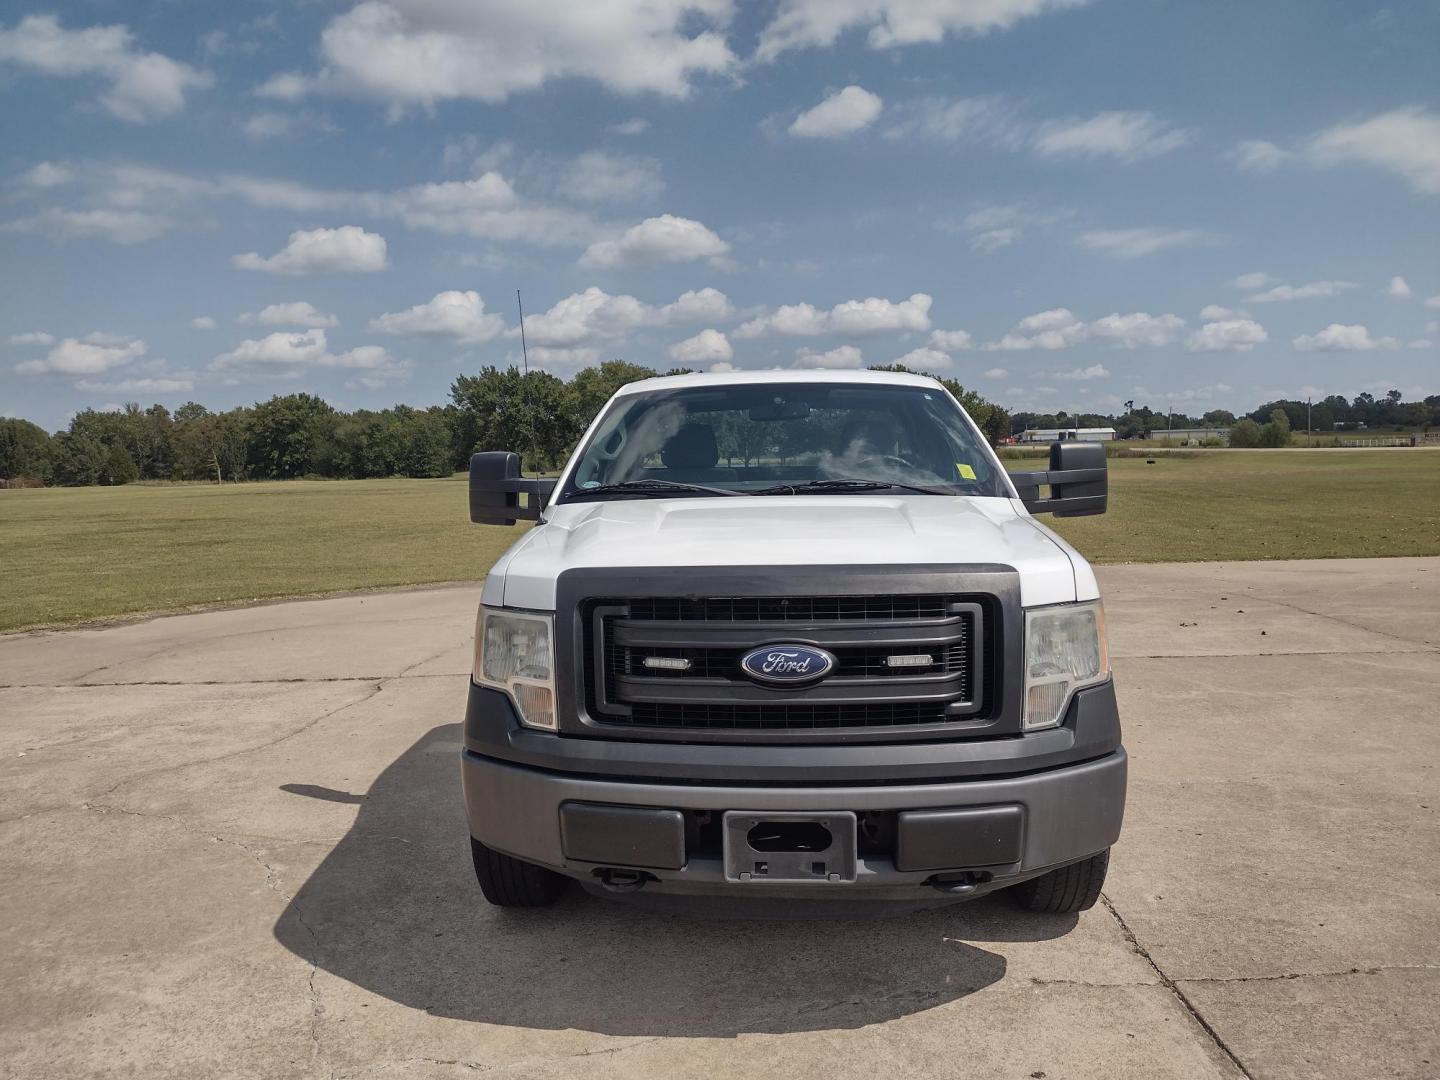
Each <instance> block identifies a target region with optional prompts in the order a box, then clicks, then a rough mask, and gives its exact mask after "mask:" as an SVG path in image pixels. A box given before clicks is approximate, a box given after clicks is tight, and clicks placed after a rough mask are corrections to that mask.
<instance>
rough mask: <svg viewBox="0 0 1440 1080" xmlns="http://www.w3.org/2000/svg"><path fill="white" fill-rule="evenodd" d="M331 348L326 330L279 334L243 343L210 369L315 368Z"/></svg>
mask: <svg viewBox="0 0 1440 1080" xmlns="http://www.w3.org/2000/svg"><path fill="white" fill-rule="evenodd" d="M327 347H328V343H327V342H326V340H325V331H324V330H319V329H316V330H304V331H298V332H294V333H292V332H289V331H285V330H278V331H276V332H275V333H273V334H267V335H265V336H264V337H263V338H257V339H248V340H245V341H242V342H240V344H239V345H236V346H235V348H234V349H232V350H231V351H230V352H228V353H221V354H220V355H219V356H217V357H216V358H215V359H214V360H213V361H212V362H211V364H210V367H211V368H212V369H214V370H217V371H219V370H223V369H226V368H240V367H251V368H253V367H263V366H267V365H279V366H295V365H301V364H312V363H315V362H317V361H318V360H319V359H320V357H321V356H323V355H325V352H326V350H327Z"/></svg>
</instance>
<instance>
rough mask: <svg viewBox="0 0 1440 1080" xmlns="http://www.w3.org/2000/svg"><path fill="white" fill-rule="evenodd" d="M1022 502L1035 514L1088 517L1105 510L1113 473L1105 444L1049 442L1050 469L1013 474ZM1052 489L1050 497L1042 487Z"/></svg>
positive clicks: (1070, 441)
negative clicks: (1110, 470)
mask: <svg viewBox="0 0 1440 1080" xmlns="http://www.w3.org/2000/svg"><path fill="white" fill-rule="evenodd" d="M1010 480H1011V482H1012V483H1014V485H1015V490H1016V491H1017V492H1018V493H1019V495H1020V501H1021V502H1023V503H1024V504H1025V508H1026V509H1027V510H1029V511H1030V512H1031V513H1032V514H1054V515H1055V516H1056V517H1085V516H1087V515H1090V514H1103V513H1105V506H1106V503H1107V502H1108V501H1109V492H1110V472H1109V466H1108V464H1107V463H1106V460H1105V446H1104V444H1102V443H1085V442H1075V441H1074V440H1068V441H1066V442H1056V443H1051V444H1050V468H1049V469H1048V470H1046V471H1045V472H1026V473H1011V474H1010ZM1042 486H1046V487H1049V488H1050V494H1049V497H1048V498H1044V499H1042V498H1041V497H1040V488H1041V487H1042Z"/></svg>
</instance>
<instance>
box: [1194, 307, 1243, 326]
mask: <svg viewBox="0 0 1440 1080" xmlns="http://www.w3.org/2000/svg"><path fill="white" fill-rule="evenodd" d="M1200 318H1202V319H1205V320H1207V321H1210V322H1219V321H1222V320H1224V319H1243V318H1245V312H1243V311H1241V310H1239V309H1238V308H1228V307H1224V306H1222V305H1220V304H1206V305H1205V306H1204V307H1203V308H1201V309H1200Z"/></svg>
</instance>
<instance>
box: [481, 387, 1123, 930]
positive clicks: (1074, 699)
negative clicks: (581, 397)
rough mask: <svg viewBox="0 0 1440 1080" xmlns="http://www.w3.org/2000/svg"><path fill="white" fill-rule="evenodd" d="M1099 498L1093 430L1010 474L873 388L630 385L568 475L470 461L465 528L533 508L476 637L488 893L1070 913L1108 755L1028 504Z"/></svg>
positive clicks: (1099, 866)
mask: <svg viewBox="0 0 1440 1080" xmlns="http://www.w3.org/2000/svg"><path fill="white" fill-rule="evenodd" d="M1106 491H1107V480H1106V468H1105V453H1104V448H1103V447H1102V446H1099V445H1093V444H1084V443H1076V442H1061V443H1056V444H1054V445H1053V446H1052V447H1051V448H1050V461H1049V469H1047V470H1045V471H1043V472H1032V473H1016V474H1007V473H1006V471H1005V470H1004V468H1003V467H1002V466H1001V464H1000V461H999V460H998V459H997V457H996V455H995V454H994V452H993V451H992V450H991V449H990V447H989V446H988V445H987V443H986V441H985V439H984V438H983V437H982V436H981V434H980V431H979V430H978V429H977V427H976V426H975V424H974V423H973V422H972V421H971V419H970V417H969V416H968V415H966V413H965V411H964V410H963V409H962V408H961V407H960V405H959V404H958V403H957V402H956V400H955V399H954V398H953V397H952V396H951V395H950V394H949V393H948V392H947V391H946V390H945V388H944V387H943V386H942V385H940V384H939V383H938V382H936V381H935V380H933V379H929V378H925V377H922V376H918V375H909V374H896V373H879V372H835V371H817V372H783V371H753V372H734V373H731V374H724V375H681V376H672V377H667V378H657V379H648V380H645V381H642V382H636V383H631V384H630V385H628V386H625V387H624V388H623V389H621V390H620V391H619V392H618V393H616V395H615V396H614V397H613V398H612V399H611V400H610V402H609V403H608V404H607V405H606V406H605V408H604V409H602V410H601V412H600V414H599V416H597V417H596V419H595V421H594V423H593V424H592V425H591V426H590V429H589V430H588V431H587V432H586V434H585V436H584V438H583V439H582V440H581V442H580V445H579V447H578V448H577V450H576V451H575V453H574V455H573V456H572V457H571V459H570V460H569V462H568V463H567V464H566V465H565V468H564V469H563V470H562V471H561V473H560V476H559V479H557V480H537V479H529V478H526V477H523V476H521V474H520V467H519V459H518V458H517V457H516V456H515V455H514V454H510V453H483V454H476V455H474V457H473V458H472V459H471V462H470V515H471V519H472V520H474V521H476V522H480V523H484V524H503V525H513V524H514V523H515V522H516V521H517V520H519V519H529V520H534V521H536V522H537V524H536V525H535V527H534V528H532V529H530V530H529V531H528V532H526V533H525V534H524V535H523V536H521V537H520V538H519V539H518V540H517V541H516V542H515V544H514V545H513V546H512V547H511V548H510V549H509V550H508V551H507V552H506V553H505V554H504V555H502V556H501V557H500V559H499V560H498V561H497V562H496V563H495V566H494V567H493V569H491V571H490V574H489V577H487V578H486V580H485V587H484V594H483V598H482V604H481V608H480V614H479V620H478V622H477V625H476V632H475V661H474V672H473V677H472V680H471V683H470V696H469V705H468V708H467V711H466V716H465V731H464V749H463V760H462V776H463V781H464V792H465V804H466V811H467V815H468V818H469V824H470V835H471V847H472V852H473V855H474V862H475V871H476V874H477V876H478V878H479V882H480V887H481V889H482V890H483V892H484V894H485V897H486V898H487V899H488V900H489V901H490V902H491V903H494V904H500V905H505V906H522V907H525V906H537V905H541V904H548V903H551V902H553V901H554V900H555V899H556V898H557V897H558V896H559V895H560V893H561V892H562V890H563V889H564V888H565V886H566V885H567V884H568V883H569V881H571V880H578V881H579V882H581V883H582V884H583V885H585V886H586V887H587V888H589V889H592V890H594V891H597V892H606V893H610V894H615V895H623V896H628V897H632V898H636V899H642V900H643V901H649V902H651V903H657V902H661V901H662V900H664V899H665V898H679V899H680V901H681V902H684V903H700V904H704V903H706V900H705V898H707V897H708V898H711V900H712V901H713V900H715V899H719V900H721V901H723V903H724V905H725V906H726V907H734V906H735V905H737V904H741V903H743V902H744V901H745V900H746V899H754V900H760V899H765V900H781V901H784V902H785V903H787V904H794V903H797V902H802V903H806V904H812V905H817V906H821V907H823V906H825V905H826V904H831V905H833V906H843V907H846V908H853V905H851V904H849V903H848V902H849V901H853V900H865V901H876V902H880V903H885V902H889V903H890V904H892V905H896V904H898V905H904V906H908V907H918V906H926V905H927V904H929V903H943V902H949V901H953V900H956V899H965V898H969V897H973V896H978V895H981V894H983V893H987V892H991V891H994V890H996V889H1008V890H1009V892H1010V895H1012V896H1013V897H1014V898H1015V899H1016V901H1017V902H1018V903H1019V904H1021V905H1022V906H1023V907H1025V908H1027V909H1029V910H1032V911H1048V912H1062V911H1064V912H1069V911H1079V910H1082V909H1085V908H1088V907H1090V906H1091V905H1093V904H1094V903H1095V901H1096V899H1097V898H1098V896H1099V893H1100V888H1101V886H1102V884H1103V882H1104V879H1105V870H1106V866H1107V863H1108V859H1109V850H1110V847H1111V845H1112V844H1113V843H1114V842H1115V840H1116V838H1117V837H1118V836H1119V834H1120V823H1121V818H1122V815H1123V812H1124V804H1125V779H1126V756H1125V750H1124V748H1123V747H1122V745H1121V741H1120V721H1119V716H1118V714H1117V711H1116V707H1115V693H1114V687H1113V685H1112V682H1111V678H1110V663H1109V657H1108V654H1107V648H1106V642H1105V618H1104V612H1103V610H1102V608H1101V605H1100V594H1099V590H1098V587H1097V585H1096V582H1095V575H1094V573H1093V572H1092V571H1091V569H1090V566H1089V565H1088V564H1087V563H1086V562H1085V560H1084V559H1083V558H1081V557H1080V555H1079V554H1078V553H1077V552H1076V551H1075V550H1074V548H1072V547H1070V545H1069V544H1067V543H1066V542H1065V541H1064V540H1062V539H1060V538H1059V537H1058V536H1056V535H1055V534H1054V533H1053V532H1051V531H1050V530H1049V529H1047V528H1046V527H1045V526H1043V525H1041V524H1040V523H1039V522H1038V521H1036V520H1035V518H1034V517H1032V516H1031V514H1032V512H1054V513H1056V514H1059V515H1078V514H1096V513H1103V512H1104V510H1105V505H1106V498H1107V495H1106ZM1042 494H1043V496H1044V497H1042ZM522 496H523V498H522ZM837 901H844V902H846V903H844V904H840V905H837V904H836V902H837ZM672 902H673V900H672ZM868 910H875V908H873V907H871V908H869V909H868Z"/></svg>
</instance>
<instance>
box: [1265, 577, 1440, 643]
mask: <svg viewBox="0 0 1440 1080" xmlns="http://www.w3.org/2000/svg"><path fill="white" fill-rule="evenodd" d="M1243 588H1244V589H1245V590H1246V593H1247V595H1248V596H1249V598H1250V599H1251V600H1259V601H1260V602H1261V603H1262V604H1274V605H1275V606H1276V607H1283V608H1289V609H1290V610H1291V611H1298V612H1300V613H1301V614H1303V615H1313V616H1315V617H1316V618H1317V619H1329V620H1330V621H1331V622H1337V623H1339V624H1340V625H1341V626H1348V627H1349V628H1350V629H1352V630H1361V631H1363V632H1365V633H1367V634H1378V635H1379V636H1380V637H1386V638H1389V639H1390V640H1391V641H1403V642H1404V643H1405V644H1407V645H1418V646H1419V647H1420V650H1421V651H1422V652H1440V645H1435V644H1433V643H1431V642H1429V641H1416V640H1415V639H1414V638H1409V637H1404V636H1402V635H1400V634H1392V633H1391V632H1390V631H1388V630H1376V629H1375V628H1374V627H1373V626H1362V625H1361V624H1360V623H1357V622H1351V621H1350V620H1349V619H1342V618H1341V617H1340V616H1339V615H1331V614H1329V613H1328V612H1325V611H1311V610H1310V609H1309V608H1303V607H1301V606H1300V605H1299V604H1291V603H1289V602H1287V601H1285V600H1275V599H1273V598H1272V597H1269V596H1261V595H1260V594H1259V593H1257V592H1250V591H1249V590H1250V586H1248V585H1247V586H1243ZM1351 651H1352V652H1353V650H1351ZM1386 655H1389V654H1386Z"/></svg>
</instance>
